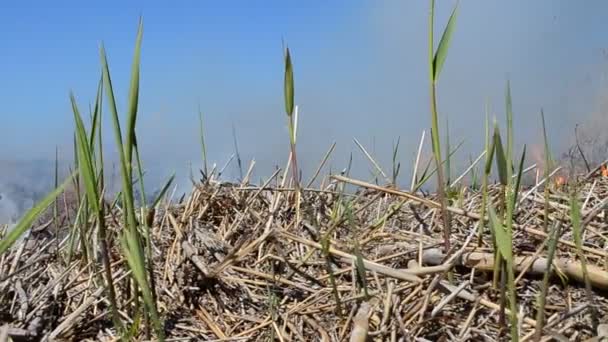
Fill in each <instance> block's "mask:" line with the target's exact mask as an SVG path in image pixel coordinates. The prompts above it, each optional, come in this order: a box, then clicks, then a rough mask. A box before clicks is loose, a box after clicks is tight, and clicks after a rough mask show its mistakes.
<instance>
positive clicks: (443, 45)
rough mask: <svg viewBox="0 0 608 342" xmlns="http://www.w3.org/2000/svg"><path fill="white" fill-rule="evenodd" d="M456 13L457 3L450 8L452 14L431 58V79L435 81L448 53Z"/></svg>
mask: <svg viewBox="0 0 608 342" xmlns="http://www.w3.org/2000/svg"><path fill="white" fill-rule="evenodd" d="M457 14H458V3H457V4H456V6H454V9H453V10H452V14H451V15H450V19H449V20H448V24H447V26H446V28H445V30H444V31H443V35H442V36H441V40H440V41H439V46H437V52H436V53H435V57H434V60H433V64H434V67H433V69H434V73H433V81H434V82H437V80H438V79H439V74H440V73H441V69H442V68H443V64H444V63H445V59H446V57H447V55H448V48H449V46H450V41H451V39H452V32H453V31H454V27H455V26H456V17H457Z"/></svg>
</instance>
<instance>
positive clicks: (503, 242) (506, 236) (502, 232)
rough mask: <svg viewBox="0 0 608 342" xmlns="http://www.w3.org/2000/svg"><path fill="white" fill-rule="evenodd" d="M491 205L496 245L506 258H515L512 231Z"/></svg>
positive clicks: (491, 218)
mask: <svg viewBox="0 0 608 342" xmlns="http://www.w3.org/2000/svg"><path fill="white" fill-rule="evenodd" d="M489 207H490V223H491V224H492V227H493V231H494V235H495V236H496V245H497V246H498V250H499V251H500V254H501V255H502V256H503V258H504V259H505V260H513V252H512V246H511V245H512V237H511V232H508V231H507V229H506V228H505V227H504V226H503V224H502V223H501V222H500V221H499V219H498V217H497V216H496V211H495V210H494V207H493V206H492V205H490V206H489Z"/></svg>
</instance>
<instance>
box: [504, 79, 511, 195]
mask: <svg viewBox="0 0 608 342" xmlns="http://www.w3.org/2000/svg"><path fill="white" fill-rule="evenodd" d="M505 106H506V112H507V154H506V159H507V179H508V180H509V182H511V176H512V175H513V104H512V100H511V83H510V82H509V81H507V90H506V95H505ZM509 184H510V183H509Z"/></svg>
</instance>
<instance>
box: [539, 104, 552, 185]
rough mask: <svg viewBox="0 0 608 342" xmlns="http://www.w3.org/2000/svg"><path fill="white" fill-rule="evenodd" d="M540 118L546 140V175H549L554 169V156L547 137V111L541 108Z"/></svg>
mask: <svg viewBox="0 0 608 342" xmlns="http://www.w3.org/2000/svg"><path fill="white" fill-rule="evenodd" d="M540 118H541V121H542V127H543V141H544V150H545V170H544V171H545V177H546V176H548V175H549V173H550V172H551V170H552V169H553V165H552V164H553V158H552V157H551V149H550V148H549V138H547V127H546V125H545V112H544V111H543V109H542V108H541V110H540Z"/></svg>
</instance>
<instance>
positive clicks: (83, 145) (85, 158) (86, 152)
mask: <svg viewBox="0 0 608 342" xmlns="http://www.w3.org/2000/svg"><path fill="white" fill-rule="evenodd" d="M70 100H71V102H72V111H73V112H74V121H75V123H76V146H77V151H78V164H79V166H80V170H81V176H82V179H83V182H84V186H85V190H86V193H87V198H88V200H89V205H90V206H91V209H92V210H93V212H94V213H95V214H98V213H99V194H98V192H97V182H96V175H97V173H96V172H95V169H94V167H93V160H92V158H91V154H92V153H91V150H90V145H89V140H88V138H87V133H86V129H85V127H84V123H83V122H82V117H81V116H80V112H79V110H78V106H77V104H76V99H75V98H74V94H70Z"/></svg>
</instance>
